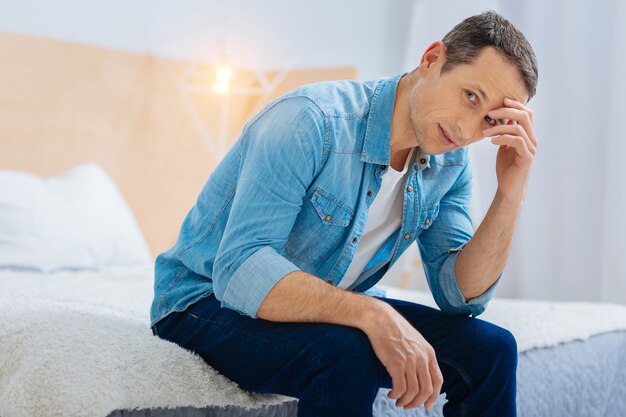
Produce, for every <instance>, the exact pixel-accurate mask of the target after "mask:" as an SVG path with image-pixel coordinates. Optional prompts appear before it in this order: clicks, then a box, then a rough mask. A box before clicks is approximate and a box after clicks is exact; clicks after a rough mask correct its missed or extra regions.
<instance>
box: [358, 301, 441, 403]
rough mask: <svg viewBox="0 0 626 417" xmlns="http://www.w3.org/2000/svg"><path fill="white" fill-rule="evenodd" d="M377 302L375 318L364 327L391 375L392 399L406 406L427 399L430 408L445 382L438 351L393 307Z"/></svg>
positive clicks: (379, 357)
mask: <svg viewBox="0 0 626 417" xmlns="http://www.w3.org/2000/svg"><path fill="white" fill-rule="evenodd" d="M372 300H375V299H372ZM376 301H377V303H376V307H377V308H375V309H374V311H372V313H374V314H373V315H372V316H373V317H372V320H367V324H366V325H365V326H364V327H363V328H362V329H361V330H363V331H364V332H365V334H366V335H367V337H368V338H369V340H370V343H371V344H372V347H373V348H374V352H375V353H376V356H377V357H378V359H379V360H380V361H381V363H382V364H383V365H384V366H385V368H386V369H387V372H388V373H389V375H390V376H391V380H392V385H393V388H392V390H391V391H390V392H389V398H391V399H394V400H397V401H396V406H398V407H404V408H405V409H410V408H413V407H419V406H420V405H422V404H423V403H424V402H426V404H425V407H426V409H429V410H430V409H431V408H432V407H433V406H434V404H435V402H436V401H437V398H438V397H439V393H440V392H441V386H442V384H443V375H442V374H441V370H440V369H439V365H438V364H437V357H436V356H435V350H434V349H433V347H432V346H431V345H430V344H429V343H428V342H427V341H426V339H424V337H423V336H422V335H421V334H420V333H419V332H418V331H417V330H415V328H414V327H413V326H412V325H411V324H410V323H409V322H408V321H407V320H406V319H405V318H404V317H402V315H400V313H398V312H397V311H396V310H394V309H393V307H391V306H390V305H389V304H387V303H385V302H383V301H380V300H376Z"/></svg>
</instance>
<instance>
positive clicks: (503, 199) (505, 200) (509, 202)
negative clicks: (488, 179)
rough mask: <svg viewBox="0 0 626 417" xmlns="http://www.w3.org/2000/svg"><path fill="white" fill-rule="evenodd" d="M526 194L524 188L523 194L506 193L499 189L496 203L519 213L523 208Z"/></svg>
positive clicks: (495, 198)
mask: <svg viewBox="0 0 626 417" xmlns="http://www.w3.org/2000/svg"><path fill="white" fill-rule="evenodd" d="M525 192H526V188H524V190H523V191H521V192H517V193H513V194H510V193H505V192H503V191H502V190H501V189H500V188H498V189H497V191H496V195H495V197H494V202H496V203H497V204H498V205H499V206H508V208H509V209H512V210H516V211H517V210H519V209H520V208H521V207H522V203H523V201H524V194H525Z"/></svg>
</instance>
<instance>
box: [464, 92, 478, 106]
mask: <svg viewBox="0 0 626 417" xmlns="http://www.w3.org/2000/svg"><path fill="white" fill-rule="evenodd" d="M465 95H466V96H467V98H468V99H469V100H470V101H471V102H472V103H476V94H474V93H472V92H471V91H466V92H465Z"/></svg>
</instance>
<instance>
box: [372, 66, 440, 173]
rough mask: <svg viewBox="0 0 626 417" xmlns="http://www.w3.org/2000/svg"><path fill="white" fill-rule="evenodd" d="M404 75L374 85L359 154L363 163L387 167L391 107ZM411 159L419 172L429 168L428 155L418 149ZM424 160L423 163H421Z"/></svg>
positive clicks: (389, 146)
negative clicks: (361, 149)
mask: <svg viewBox="0 0 626 417" xmlns="http://www.w3.org/2000/svg"><path fill="white" fill-rule="evenodd" d="M405 74H406V73H404V74H400V75H395V76H393V77H388V78H383V79H381V80H380V81H379V82H378V84H377V85H376V89H375V90H374V94H373V95H372V104H371V105H370V111H369V117H368V118H367V126H366V127H365V140H364V143H363V151H362V152H361V161H363V162H369V163H372V164H381V165H387V166H388V165H389V162H390V154H391V120H392V118H393V107H394V103H395V99H396V90H397V88H398V82H399V81H400V78H401V77H402V76H403V75H405ZM413 159H414V160H415V161H416V162H417V167H418V169H419V170H420V171H421V170H423V169H425V168H427V167H429V166H430V155H428V154H426V153H423V152H422V150H421V149H420V148H419V147H418V148H417V149H416V152H415V153H414V156H413ZM424 160H425V161H426V162H425V163H424V162H421V161H424Z"/></svg>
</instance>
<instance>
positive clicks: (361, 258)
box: [338, 148, 415, 289]
mask: <svg viewBox="0 0 626 417" xmlns="http://www.w3.org/2000/svg"><path fill="white" fill-rule="evenodd" d="M414 151H415V148H413V149H411V152H409V155H408V157H407V158H406V161H405V163H404V168H403V169H402V171H396V170H395V169H393V168H392V167H391V165H389V169H387V172H385V173H384V174H383V176H382V179H381V184H380V190H379V191H378V194H376V198H374V201H373V202H372V205H371V206H370V207H369V210H368V214H367V223H366V224H365V230H364V231H363V235H362V236H361V241H360V242H359V245H358V246H357V249H356V253H355V254H354V259H352V262H351V263H350V266H349V267H348V270H347V271H346V273H345V275H344V276H343V279H342V280H341V282H340V283H339V285H338V287H339V288H344V289H345V288H349V287H350V286H351V285H352V284H354V282H355V281H356V280H357V278H358V277H359V275H361V272H363V268H365V266H366V265H367V264H368V263H369V261H370V260H371V259H372V257H373V256H374V255H375V254H376V252H378V249H380V247H381V246H382V244H383V243H385V241H386V240H387V239H388V238H389V236H391V235H392V234H393V233H394V232H395V231H396V230H397V229H398V228H399V227H400V225H401V224H402V205H403V204H404V184H405V183H406V179H407V177H408V171H409V169H408V168H409V165H410V162H411V161H412V160H413V153H414Z"/></svg>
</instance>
